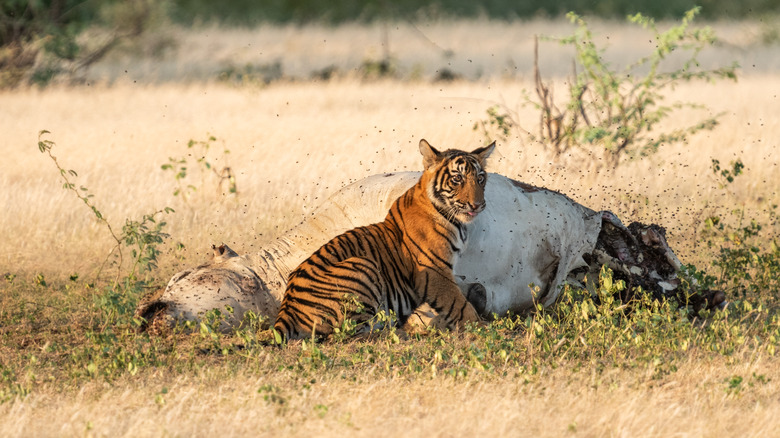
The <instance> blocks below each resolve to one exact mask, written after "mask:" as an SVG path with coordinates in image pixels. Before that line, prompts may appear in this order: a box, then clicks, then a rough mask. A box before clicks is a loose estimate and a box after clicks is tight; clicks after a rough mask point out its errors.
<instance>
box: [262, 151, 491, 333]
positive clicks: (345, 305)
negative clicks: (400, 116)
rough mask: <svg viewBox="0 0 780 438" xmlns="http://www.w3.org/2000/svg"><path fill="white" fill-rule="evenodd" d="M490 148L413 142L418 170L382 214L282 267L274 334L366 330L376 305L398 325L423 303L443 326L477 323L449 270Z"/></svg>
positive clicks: (476, 202) (475, 204)
mask: <svg viewBox="0 0 780 438" xmlns="http://www.w3.org/2000/svg"><path fill="white" fill-rule="evenodd" d="M494 148H495V142H493V143H491V144H490V145H488V146H485V147H482V148H478V149H476V150H474V151H472V152H470V153H468V152H463V151H460V150H455V149H449V150H446V151H443V152H439V151H438V150H436V149H435V148H433V147H432V146H431V145H430V144H429V143H428V142H427V141H425V140H420V152H421V153H422V155H423V165H424V168H425V170H424V172H423V174H422V176H421V177H420V180H419V181H418V182H417V184H415V185H414V186H412V187H411V188H410V189H409V190H408V191H406V192H405V193H404V194H403V195H401V196H400V197H399V198H398V199H397V200H396V201H395V202H394V203H393V204H392V206H391V208H390V211H389V212H388V214H387V217H386V218H385V220H384V221H383V222H379V223H376V224H372V225H368V226H365V227H358V228H355V229H352V230H350V231H347V232H345V233H344V234H341V235H339V236H336V237H335V238H333V239H332V240H331V241H329V242H328V243H326V244H325V245H323V246H322V247H321V248H320V249H318V250H317V251H315V252H314V254H312V255H311V256H310V257H309V258H308V259H306V260H305V261H303V262H302V263H301V264H300V265H299V266H298V267H297V268H296V269H295V270H293V271H292V272H291V273H290V276H289V278H288V282H287V289H286V291H285V294H284V298H283V299H282V304H281V307H280V309H279V314H278V316H277V318H276V322H275V324H274V330H275V331H276V333H277V335H279V336H280V337H281V338H282V339H284V340H290V339H300V338H306V337H310V336H312V335H314V336H315V337H317V338H322V337H326V336H328V335H330V334H331V333H332V332H333V330H334V328H336V327H340V326H341V325H342V323H343V322H344V321H345V320H346V319H351V320H353V321H354V322H355V323H356V324H357V327H358V330H359V331H360V330H370V329H371V326H370V324H371V321H372V318H373V317H374V316H375V315H377V313H379V312H380V311H384V312H385V313H386V314H390V312H393V313H394V314H395V315H396V317H397V322H398V324H399V325H403V324H404V323H405V322H406V320H407V319H408V318H409V316H410V315H411V314H412V312H414V310H415V309H416V308H417V307H418V306H419V305H421V304H423V303H428V304H429V305H430V306H431V307H432V308H433V309H434V310H436V311H437V312H438V313H439V318H440V319H441V320H442V321H443V323H444V324H445V325H446V326H448V327H453V328H457V327H460V326H462V325H463V324H464V323H468V322H477V321H479V316H478V315H477V312H476V310H475V309H474V307H473V306H472V305H471V304H470V303H469V302H468V301H467V300H466V298H465V297H464V295H463V294H462V293H461V291H460V289H459V288H458V285H457V283H456V281H455V278H454V277H453V273H452V268H453V264H454V263H455V261H456V259H457V256H458V253H459V252H460V251H461V250H462V249H463V247H464V245H465V241H466V238H467V225H468V224H469V223H470V222H471V221H472V220H473V219H474V218H475V217H476V215H477V214H478V213H479V212H481V211H482V210H484V208H485V205H486V203H485V197H484V190H485V183H486V181H487V173H486V172H485V170H484V167H485V161H486V159H487V157H488V156H489V155H490V154H491V152H492V151H493V149H494Z"/></svg>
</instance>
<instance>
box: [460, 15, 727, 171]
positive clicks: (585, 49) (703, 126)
mask: <svg viewBox="0 0 780 438" xmlns="http://www.w3.org/2000/svg"><path fill="white" fill-rule="evenodd" d="M699 11H700V8H698V7H697V8H694V9H691V10H689V11H688V12H686V14H685V15H684V16H683V18H682V22H681V23H680V24H678V25H677V26H674V27H672V28H670V29H669V30H667V31H665V32H661V31H659V30H658V28H657V27H656V24H655V22H654V20H653V19H651V18H647V17H645V16H643V15H641V14H636V15H634V16H630V17H628V19H629V21H630V22H632V23H635V24H637V25H640V26H642V27H643V28H645V29H649V30H650V32H651V33H652V38H653V40H654V41H655V49H654V50H653V51H652V52H651V53H650V54H648V55H646V56H643V57H641V58H639V59H638V60H636V61H635V62H633V63H631V64H629V65H628V66H626V67H624V68H622V69H616V68H614V67H613V66H612V65H610V64H609V63H608V62H607V61H606V60H605V56H604V54H605V49H604V48H601V47H598V46H597V45H596V43H595V42H594V37H593V34H592V32H591V30H590V29H589V27H588V24H587V22H586V21H585V20H584V19H583V18H582V17H580V16H579V15H577V14H575V13H573V12H569V13H568V14H567V17H568V18H569V20H571V22H572V23H573V24H575V25H576V26H577V29H576V31H575V33H574V35H571V36H569V37H566V38H560V39H557V41H558V42H559V43H560V44H563V45H568V46H571V47H572V48H573V49H574V52H575V60H576V62H575V64H574V73H573V77H572V78H571V79H570V80H569V81H568V83H569V88H568V95H567V96H566V99H567V101H565V102H563V103H562V104H560V103H559V102H557V101H556V99H555V96H554V93H553V89H552V87H551V86H550V85H548V84H546V83H545V82H544V81H543V80H542V77H541V74H540V72H539V49H538V41H537V43H536V45H535V48H534V77H535V81H536V87H535V91H536V99H533V98H531V97H530V96H528V95H526V97H525V102H524V104H528V105H532V106H533V107H534V108H535V109H537V110H538V111H539V126H538V130H536V133H532V132H531V131H530V130H526V131H525V132H526V135H527V137H528V138H529V140H530V141H531V142H535V143H536V144H539V145H541V146H542V147H543V148H545V150H546V151H548V152H549V153H551V154H552V156H553V158H554V159H559V158H560V157H561V155H562V154H564V153H569V152H578V153H580V155H581V156H583V157H590V158H589V159H590V160H591V161H592V162H593V163H594V164H595V165H596V167H597V168H602V167H603V168H605V169H607V170H614V169H615V168H617V167H618V166H619V164H620V163H621V162H622V160H623V159H626V158H635V157H642V156H648V155H651V154H653V153H655V152H656V151H657V150H658V148H659V147H660V146H661V145H662V144H670V143H678V142H683V141H685V140H686V138H687V137H688V136H689V135H691V134H694V133H696V132H698V131H701V130H709V129H712V128H713V127H715V125H716V124H717V119H718V116H715V117H709V118H705V119H703V120H701V121H700V122H698V123H695V124H693V125H691V126H688V127H684V128H679V129H673V130H669V131H664V132H657V131H656V130H655V128H656V126H657V125H658V124H659V123H660V122H661V121H663V120H665V119H667V118H668V117H669V116H670V115H671V114H672V113H673V112H674V111H675V110H678V109H681V108H694V109H702V107H701V106H700V105H697V104H693V103H686V102H675V103H672V104H669V105H665V104H663V103H662V102H663V101H664V100H665V98H666V94H665V93H666V92H668V91H669V90H673V89H674V87H675V86H676V85H677V84H679V83H680V82H684V81H691V80H713V79H716V78H730V79H735V78H736V74H735V69H736V64H734V65H731V66H729V67H724V68H720V69H714V70H706V69H702V68H700V67H699V64H698V60H697V57H698V55H699V53H700V52H701V51H702V50H703V49H705V48H706V47H709V46H711V45H713V44H714V43H715V41H716V39H715V34H714V32H713V31H712V29H711V28H709V27H703V28H692V27H691V26H690V25H691V22H692V21H693V19H694V17H695V16H696V15H697V14H698V13H699ZM679 52H683V53H684V54H685V57H686V59H685V62H684V64H683V66H682V67H680V68H673V69H671V70H668V71H665V70H663V66H664V65H665V64H664V63H665V61H667V60H668V58H669V57H670V55H672V54H677V53H679ZM578 66H579V71H578V70H577V68H578ZM559 105H560V106H559ZM487 114H488V118H487V120H486V121H482V122H478V123H476V124H475V125H474V129H475V130H477V129H479V128H480V127H481V128H482V130H483V132H484V133H485V135H486V136H488V137H490V136H493V135H497V136H499V137H502V138H504V139H507V138H508V137H509V135H510V133H511V132H513V131H514V130H516V129H522V126H521V123H520V122H519V121H518V117H517V115H516V112H513V111H512V110H510V109H509V108H507V107H506V106H503V105H497V106H492V107H490V108H488V112H487Z"/></svg>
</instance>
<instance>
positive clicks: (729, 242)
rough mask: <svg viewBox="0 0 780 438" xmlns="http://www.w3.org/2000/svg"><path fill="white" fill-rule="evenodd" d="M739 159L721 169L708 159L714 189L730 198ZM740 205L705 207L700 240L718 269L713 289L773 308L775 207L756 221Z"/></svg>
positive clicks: (778, 260) (779, 268) (777, 282)
mask: <svg viewBox="0 0 780 438" xmlns="http://www.w3.org/2000/svg"><path fill="white" fill-rule="evenodd" d="M744 172H745V165H744V164H743V163H742V160H741V159H737V160H734V161H731V162H730V163H729V165H728V166H722V165H721V164H720V161H719V160H716V159H712V174H713V177H714V178H713V179H714V182H715V184H716V185H717V187H718V188H719V189H721V190H723V191H724V192H726V194H727V195H729V196H730V197H732V198H734V197H735V195H734V193H733V192H732V191H731V185H732V184H733V183H734V181H735V179H736V178H737V177H738V176H740V175H743V174H744ZM746 211H747V210H746V207H745V205H744V204H742V205H741V206H739V207H738V208H733V209H731V210H729V211H725V212H724V211H716V210H715V209H714V208H710V207H707V208H705V210H704V212H705V213H703V216H705V219H704V221H703V224H702V230H701V233H700V235H701V237H700V238H701V240H702V243H703V244H704V245H705V246H706V247H707V248H710V249H712V250H714V251H715V254H714V255H715V258H714V260H713V262H712V264H713V266H714V267H715V268H717V269H718V271H719V275H718V277H717V279H716V281H712V282H711V283H713V286H714V287H719V288H723V289H725V290H726V291H727V292H728V293H729V295H731V296H732V297H739V298H743V299H750V300H753V301H754V302H755V301H757V302H763V303H768V304H772V305H777V303H779V302H780V247H778V244H777V231H776V228H773V227H772V226H771V225H770V226H769V227H767V226H765V225H763V224H762V222H765V223H768V224H776V223H777V205H774V204H772V205H769V206H767V207H766V208H765V214H766V218H765V220H764V221H760V220H758V219H756V218H747V217H746V214H747V213H746Z"/></svg>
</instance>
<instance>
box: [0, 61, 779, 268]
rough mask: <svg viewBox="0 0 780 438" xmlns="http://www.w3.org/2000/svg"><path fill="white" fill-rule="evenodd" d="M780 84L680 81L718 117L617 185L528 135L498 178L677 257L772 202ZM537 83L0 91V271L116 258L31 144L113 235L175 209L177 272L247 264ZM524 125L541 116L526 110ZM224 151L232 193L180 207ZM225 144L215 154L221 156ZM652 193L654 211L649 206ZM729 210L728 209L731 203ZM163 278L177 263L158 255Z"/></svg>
mask: <svg viewBox="0 0 780 438" xmlns="http://www.w3.org/2000/svg"><path fill="white" fill-rule="evenodd" d="M777 87H778V79H776V78H774V77H771V76H757V77H746V78H743V79H741V80H740V81H739V82H737V83H729V82H721V83H717V84H714V85H712V84H698V85H686V86H682V87H680V88H679V89H677V90H675V92H674V96H672V97H671V98H672V99H675V100H680V101H689V102H697V103H703V104H705V105H707V106H708V107H709V108H710V109H711V111H712V112H713V113H721V112H723V113H724V114H723V116H722V117H721V124H720V125H719V126H718V127H717V128H716V129H715V130H714V131H712V132H703V133H700V134H697V135H695V136H693V137H692V138H691V139H690V141H689V142H688V143H686V144H679V145H673V146H668V147H663V148H662V149H661V151H660V152H659V153H658V154H657V155H655V156H653V157H651V158H650V159H646V160H643V161H640V162H635V163H627V164H625V165H623V166H621V168H619V169H618V171H617V173H616V174H615V175H614V176H610V177H605V176H604V175H597V174H595V173H593V172H592V171H590V170H589V169H588V168H586V167H583V165H582V163H578V162H575V161H572V160H570V161H569V162H564V163H557V164H556V163H551V162H550V161H549V160H548V159H547V158H546V157H545V156H544V154H542V153H541V151H540V149H539V148H538V146H534V145H529V144H524V143H523V142H522V141H521V140H520V139H518V140H513V141H510V142H507V143H506V144H499V145H498V149H497V151H498V153H497V154H495V158H494V159H492V160H491V163H490V169H491V170H492V171H494V172H498V173H502V174H504V175H507V176H510V177H513V178H518V179H521V180H523V181H526V182H529V183H532V184H537V185H541V186H546V187H549V188H552V189H556V190H560V191H562V192H564V193H567V194H568V195H570V196H572V197H573V198H574V199H575V200H577V201H578V202H581V203H583V204H585V205H587V206H589V207H591V208H594V209H611V210H613V211H615V212H616V213H618V214H620V215H621V216H622V217H623V218H624V219H625V220H626V221H630V220H642V221H646V222H647V221H649V222H656V223H660V224H662V225H664V226H666V227H667V228H668V229H669V231H670V233H671V236H672V239H673V242H674V245H675V249H676V250H677V251H679V253H680V255H681V256H683V258H685V257H687V256H689V255H691V254H692V252H693V250H692V249H691V246H692V245H693V243H694V242H693V240H692V236H694V233H695V230H696V228H697V227H698V226H699V225H700V223H701V220H702V218H701V217H699V216H697V215H698V214H699V213H700V212H701V211H702V207H703V205H704V203H705V201H706V202H709V203H715V204H718V203H733V202H734V201H733V200H734V199H737V200H738V202H739V203H745V204H746V205H748V206H749V207H751V208H754V209H758V210H760V209H762V208H765V207H766V206H767V205H769V204H770V203H772V202H774V203H777V202H778V201H777V193H778V184H780V180H778V179H777V178H776V176H775V175H776V172H777V165H778V160H779V159H780V157H779V156H778V141H777V138H778V134H780V126H778V121H777V118H776V117H775V114H777V113H778V110H780V100H779V99H778V98H777V96H776V94H775V93H774V92H773V91H772V90H774V89H777ZM524 88H525V89H529V88H530V85H529V84H528V83H525V82H522V81H496V82H486V83H482V82H477V83H474V82H455V83H450V84H436V85H431V84H427V83H414V82H411V83H399V82H389V81H388V82H373V83H362V82H359V81H352V80H346V81H335V82H330V83H327V84H319V83H281V84H277V85H272V86H269V87H266V88H253V87H246V88H235V87H230V86H226V85H220V84H206V85H163V86H147V85H144V86H141V85H134V84H122V85H115V86H111V87H107V86H95V87H79V88H55V89H47V90H45V91H41V90H37V89H28V90H19V91H6V92H4V93H3V94H2V95H0V100H2V105H0V114H1V115H2V116H0V132H4V133H6V136H5V138H4V141H3V143H2V144H1V145H0V147H2V154H3V157H4V159H3V160H2V162H0V202H2V205H4V206H5V211H6V214H3V215H2V216H0V227H2V229H3V233H4V238H3V239H2V242H0V271H2V272H42V273H44V274H46V275H58V274H61V275H65V274H67V273H72V272H80V273H88V272H92V271H93V270H94V268H95V267H96V266H97V262H98V260H102V258H103V257H104V255H105V254H106V253H107V252H108V250H109V249H110V247H111V240H110V238H109V237H108V236H107V234H106V233H105V231H104V230H103V229H102V228H101V226H99V225H98V224H96V222H95V220H94V218H93V217H91V215H90V212H89V211H88V210H87V209H85V208H84V206H83V204H81V201H79V200H77V199H76V198H75V197H73V196H72V194H71V193H67V192H66V191H64V190H62V188H61V184H60V182H59V180H58V177H59V176H58V174H57V172H56V169H55V168H54V166H53V165H52V163H51V162H50V161H49V160H48V158H46V157H45V156H44V155H42V154H40V153H39V152H38V150H37V147H36V141H37V133H38V131H40V130H42V129H47V130H49V131H51V134H50V135H48V136H47V138H49V139H51V140H53V141H54V142H55V143H56V144H57V146H56V147H55V149H54V153H55V155H56V156H58V157H59V159H60V162H61V165H62V166H63V167H65V168H67V169H75V170H76V171H78V172H79V178H78V179H77V183H78V184H79V185H84V186H86V187H88V188H89V189H90V190H91V192H92V193H93V194H94V195H95V198H94V199H95V201H96V204H97V206H98V207H99V208H100V209H101V210H102V211H103V213H105V214H106V216H107V217H108V218H109V220H110V221H111V222H112V223H114V224H115V226H121V225H122V224H123V223H124V218H127V217H136V218H138V217H140V215H141V214H143V213H146V212H151V211H154V210H158V209H161V208H163V207H165V206H171V207H173V208H175V209H176V210H177V212H176V213H175V214H173V215H171V216H170V217H169V218H168V219H167V220H168V223H169V227H168V228H167V229H168V231H169V232H170V234H171V235H172V241H180V242H182V243H183V244H184V245H185V247H186V248H187V250H186V251H185V252H184V253H183V256H184V257H185V258H186V261H185V263H184V264H191V263H195V262H197V261H199V260H202V259H203V258H204V257H205V256H206V252H207V249H208V248H209V247H210V245H211V244H212V243H220V242H225V243H227V244H229V245H230V246H231V247H234V248H235V249H237V250H238V251H240V252H249V251H252V250H253V249H255V248H257V247H258V246H260V245H261V244H262V243H263V242H265V241H267V240H268V239H269V238H271V237H272V236H274V235H276V234H278V233H280V232H282V231H283V230H285V229H287V228H289V227H291V226H293V225H294V224H296V223H297V222H298V221H299V220H300V219H301V218H302V217H303V215H304V214H306V213H307V212H311V211H312V210H313V209H314V208H315V207H316V206H317V205H318V204H319V203H320V202H321V201H322V199H324V198H325V197H326V196H328V195H329V194H330V193H333V192H334V191H335V190H337V189H338V188H339V187H341V186H343V185H345V184H347V183H349V182H351V181H355V180H357V179H359V178H362V177H365V176H367V175H371V174H375V173H380V172H386V171H394V170H408V169H419V168H420V159H419V156H418V155H419V154H418V152H417V150H416V143H417V141H418V140H419V139H420V138H422V137H424V138H427V139H428V140H429V141H430V142H431V143H432V144H434V145H436V146H440V147H460V148H469V147H476V146H478V145H481V144H483V143H485V142H486V139H485V138H484V137H483V135H482V134H481V133H480V132H478V131H474V130H473V129H472V128H473V125H474V123H475V122H476V121H478V120H481V119H484V118H485V109H486V108H487V107H488V106H490V105H491V104H492V103H495V102H506V103H507V104H509V105H511V106H514V105H515V103H517V102H519V101H520V93H521V91H522V90H523V89H524ZM702 115H703V114H696V113H695V112H693V111H683V112H680V113H679V114H677V115H676V116H675V117H674V118H673V119H672V120H670V121H669V122H668V123H667V124H666V125H667V126H672V125H676V124H678V123H692V122H694V121H696V120H697V119H698V117H701V116H702ZM520 117H521V121H522V122H523V123H524V124H526V126H528V127H533V126H534V123H535V120H536V118H535V117H536V116H535V114H533V113H532V112H531V111H530V110H527V109H526V110H524V111H521V116H520ZM208 135H213V136H215V137H217V139H218V141H217V142H215V143H214V145H213V146H212V148H211V153H212V155H211V156H210V158H209V159H210V160H211V161H213V162H214V164H215V165H216V166H217V167H221V166H223V165H229V166H230V167H231V168H232V169H233V171H234V172H235V174H236V180H237V185H238V190H239V194H238V196H237V197H232V196H223V195H221V194H218V193H217V192H218V190H217V189H218V187H217V183H216V180H213V179H208V178H206V179H201V176H200V175H199V174H198V173H197V172H195V171H194V169H192V168H191V169H190V173H191V176H190V178H191V180H192V183H194V184H195V185H196V186H200V187H201V189H200V191H199V192H198V193H196V194H195V195H194V196H193V197H192V199H191V200H190V201H189V202H188V203H185V202H182V200H181V199H180V198H179V197H174V196H173V192H174V190H175V187H176V186H175V181H174V179H173V176H172V174H171V173H169V172H164V171H162V170H161V169H160V166H161V165H162V164H164V163H166V162H167V161H168V158H169V157H181V156H185V155H186V154H187V153H189V152H191V151H190V150H188V149H187V147H186V144H187V142H188V141H189V140H190V139H195V140H204V139H206V138H207V137H208ZM223 148H226V149H229V150H230V154H228V155H227V156H225V157H223V156H222V154H221V150H222V149H223ZM711 158H716V159H719V160H720V161H721V162H722V163H727V162H729V161H730V160H733V159H737V158H741V159H742V160H743V161H744V162H745V164H746V167H747V170H746V176H744V177H740V178H738V180H737V182H736V183H735V184H734V187H733V191H734V192H735V194H736V197H732V196H729V195H723V193H724V192H723V191H722V190H718V189H717V185H716V184H715V181H714V180H713V179H712V177H711V171H710V164H711V162H710V159H711ZM643 197H646V200H645V199H644V198H643ZM735 206H736V205H735ZM162 266H163V271H162V272H163V277H164V276H166V275H169V274H171V273H172V272H173V270H174V269H177V268H178V267H180V266H181V264H180V263H179V262H177V258H176V257H173V256H172V255H171V256H169V257H164V258H163V259H162Z"/></svg>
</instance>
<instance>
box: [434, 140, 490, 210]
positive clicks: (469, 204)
mask: <svg viewBox="0 0 780 438" xmlns="http://www.w3.org/2000/svg"><path fill="white" fill-rule="evenodd" d="M495 146H496V142H493V143H491V144H489V145H487V146H485V147H481V148H478V149H475V150H473V151H471V152H463V151H459V150H457V149H448V150H446V151H444V152H439V151H438V150H436V149H435V148H434V147H433V146H431V145H430V143H428V142H427V141H425V140H420V153H421V154H422V156H423V166H424V167H425V172H424V177H423V180H424V181H425V183H426V184H427V187H426V189H427V191H428V198H429V199H430V200H431V203H433V206H434V207H435V208H436V210H438V211H439V213H441V214H442V215H443V216H444V217H445V218H447V220H449V221H450V222H460V223H468V222H471V221H472V220H474V218H475V217H476V216H477V214H478V213H479V212H481V211H482V210H484V209H485V205H486V203H485V183H486V182H487V172H485V170H484V168H485V160H487V158H488V157H489V156H490V154H491V152H493V149H494V148H495ZM426 176H427V178H425V177H426Z"/></svg>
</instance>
